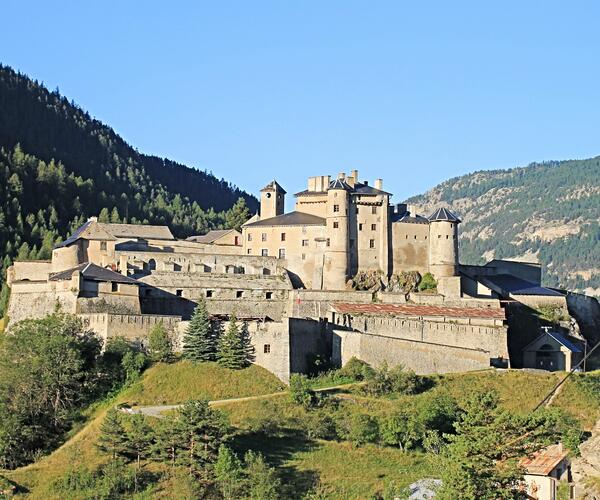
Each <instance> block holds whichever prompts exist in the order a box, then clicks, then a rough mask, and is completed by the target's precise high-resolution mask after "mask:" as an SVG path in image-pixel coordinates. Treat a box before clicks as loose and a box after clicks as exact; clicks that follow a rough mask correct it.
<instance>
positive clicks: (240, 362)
mask: <svg viewBox="0 0 600 500" xmlns="http://www.w3.org/2000/svg"><path fill="white" fill-rule="evenodd" d="M251 354H252V349H251V346H250V340H249V338H248V334H247V330H246V328H242V330H241V331H240V329H239V327H238V325H237V318H236V317H235V315H232V316H231V317H230V319H229V324H228V325H227V330H226V331H225V333H224V334H223V335H222V336H221V338H220V339H219V351H218V361H219V364H221V365H223V366H225V367H226V368H230V369H232V370H239V369H241V368H245V367H247V366H248V365H249V364H250V361H251Z"/></svg>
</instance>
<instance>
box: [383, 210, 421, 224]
mask: <svg viewBox="0 0 600 500" xmlns="http://www.w3.org/2000/svg"><path fill="white" fill-rule="evenodd" d="M394 215H395V216H396V217H394ZM392 222H403V223H405V224H429V219H428V218H427V217H423V216H422V215H418V214H417V215H412V214H411V213H410V212H404V213H403V214H392Z"/></svg>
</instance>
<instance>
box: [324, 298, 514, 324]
mask: <svg viewBox="0 0 600 500" xmlns="http://www.w3.org/2000/svg"><path fill="white" fill-rule="evenodd" d="M332 307H333V310H334V311H336V312H338V313H341V314H373V315H384V314H388V315H392V316H447V317H454V318H489V319H502V320H504V319H506V315H505V312H504V309H498V308H493V309H492V308H483V307H481V308H479V307H444V306H426V305H415V304H354V303H347V302H336V303H334V304H332Z"/></svg>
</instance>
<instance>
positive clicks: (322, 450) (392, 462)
mask: <svg viewBox="0 0 600 500" xmlns="http://www.w3.org/2000/svg"><path fill="white" fill-rule="evenodd" d="M560 376H561V374H533V373H523V372H519V371H508V372H495V371H486V372H479V373H467V374H454V375H446V376H440V377H436V379H437V383H436V386H435V387H434V388H433V389H431V390H430V391H428V392H427V393H424V394H421V395H418V396H403V397H398V398H396V399H381V398H370V397H363V396H360V395H357V394H352V393H350V394H348V395H347V397H348V398H350V399H349V400H348V403H347V406H348V408H349V411H352V412H365V413H370V414H372V415H376V416H383V415H387V414H389V413H390V412H393V411H394V410H395V409H396V408H399V407H401V406H407V405H408V406H411V405H414V404H415V403H417V402H418V400H419V399H420V398H425V397H430V396H431V395H432V394H434V393H435V392H436V391H448V392H450V393H451V394H452V395H453V396H455V397H456V398H458V399H459V400H461V399H464V398H465V397H467V396H468V395H469V394H470V393H472V392H474V391H476V390H483V389H495V390H496V391H498V393H499V395H500V398H501V401H502V405H503V406H504V407H505V408H508V409H510V410H512V411H517V412H524V411H530V410H531V409H532V408H533V407H534V406H535V404H536V403H537V402H538V401H539V400H540V399H542V398H543V397H544V396H545V395H546V394H547V392H548V391H549V390H550V389H551V388H552V387H553V386H554V384H555V383H556V382H557V381H558V380H559V379H560ZM281 387H282V385H281V384H280V382H278V381H277V379H275V378H274V377H273V376H272V375H270V374H268V372H266V371H265V370H263V369H261V368H258V367H251V368H249V369H247V370H244V371H242V372H230V371H227V370H223V369H222V368H220V367H218V366H216V365H213V364H207V365H192V364H189V363H187V362H179V363H175V364H173V365H157V366H156V367H153V368H151V369H150V370H148V371H147V372H146V374H145V375H144V377H143V378H142V379H141V381H140V382H139V383H138V384H135V385H134V386H132V387H131V388H129V389H127V390H125V391H123V393H122V394H121V395H120V396H119V397H118V398H117V399H116V402H125V401H127V402H136V403H140V404H161V403H163V402H167V403H171V402H179V401H182V400H184V399H187V398H189V397H199V396H201V395H205V396H206V397H208V398H210V399H221V398H227V397H233V396H249V395H258V394H268V393H272V392H275V391H277V389H278V388H281ZM170 393H172V394H173V396H172V397H173V399H165V398H166V394H170ZM153 398H156V399H153ZM555 405H556V406H559V407H561V408H564V409H566V410H567V411H569V412H571V413H572V414H574V415H575V416H577V417H580V418H581V417H582V420H583V422H584V424H585V425H586V427H589V425H590V424H591V423H592V422H593V421H594V420H595V419H597V418H598V417H599V416H600V400H599V401H595V402H592V401H590V399H589V397H588V396H587V395H586V394H585V393H584V392H583V391H582V390H581V389H580V388H579V386H578V385H577V384H576V383H575V382H567V384H566V385H565V387H564V390H563V391H562V392H561V394H560V395H559V397H557V398H556V400H555ZM108 406H110V405H105V406H104V407H102V408H99V409H96V410H95V411H93V412H91V416H90V419H89V423H88V424H87V425H86V426H85V427H84V428H83V429H82V430H81V431H80V432H78V433H76V434H75V435H74V436H73V437H72V438H71V439H70V440H69V441H68V442H67V443H66V444H65V445H64V446H63V447H61V448H59V449H58V450H57V451H56V452H54V453H53V454H51V455H50V456H48V457H45V458H43V459H42V460H40V461H39V462H38V463H37V464H34V465H30V466H28V467H24V468H22V469H19V470H17V471H14V472H10V473H7V474H6V475H7V476H8V477H10V478H11V479H13V480H15V481H16V482H18V483H19V484H21V485H24V486H26V487H27V488H29V489H30V491H31V497H32V498H52V497H51V494H50V491H51V490H50V489H49V485H50V484H51V482H52V481H53V480H54V479H55V478H57V477H58V476H60V475H62V474H64V472H65V470H67V468H68V467H69V464H70V463H72V462H73V461H74V460H77V461H84V462H85V463H86V464H88V465H91V466H93V465H95V464H98V463H100V461H102V460H103V458H102V457H101V456H100V455H99V454H98V453H97V451H96V450H95V447H94V442H95V440H96V439H97V435H98V428H99V426H100V423H101V421H102V419H103V417H104V414H105V413H106V409H107V407H108ZM221 409H223V410H224V411H225V412H226V413H227V414H228V415H229V417H230V420H231V423H232V424H233V425H234V426H236V427H238V428H240V429H244V428H248V427H250V425H251V422H252V421H253V420H254V421H256V420H260V419H261V418H264V417H265V416H266V415H269V414H271V415H272V414H273V413H275V414H278V415H282V416H285V417H288V418H292V419H302V418H303V416H304V415H305V413H304V410H303V409H301V408H300V407H298V406H296V405H293V404H291V403H290V402H289V400H288V398H287V397H279V398H274V399H268V400H254V401H247V402H242V403H228V404H225V405H222V406H221ZM235 447H236V448H237V449H238V451H240V452H243V451H244V450H246V449H255V450H259V451H262V452H263V453H264V454H265V456H266V457H267V459H268V460H269V461H270V462H271V463H272V464H273V465H275V466H277V467H278V470H279V471H280V473H281V474H282V476H283V479H284V482H285V483H286V484H287V485H288V488H289V489H290V491H294V492H295V496H297V497H300V496H301V494H302V493H303V492H307V491H309V490H310V489H311V488H313V487H314V485H315V484H319V485H320V486H319V491H320V492H322V493H324V494H325V495H326V496H327V498H340V499H341V498H370V497H371V496H372V495H373V494H374V493H375V492H381V491H383V489H384V487H385V485H386V484H387V483H389V482H390V481H394V483H395V484H396V485H397V486H399V487H404V486H406V485H408V484H410V483H411V482H413V481H414V480H416V479H418V478H421V477H428V476H435V475H436V465H435V463H434V461H433V460H432V458H431V457H430V456H428V455H426V454H424V453H419V452H410V453H402V452H401V451H400V450H398V449H395V448H389V447H379V446H375V445H368V446H365V447H360V448H355V447H353V446H352V445H350V444H349V443H344V442H342V443H340V442H334V441H322V440H316V441H309V440H307V439H305V438H303V437H302V436H300V435H298V436H296V437H290V436H289V435H287V436H282V437H277V436H272V437H269V438H268V439H264V437H262V438H261V437H260V436H257V435H253V434H251V433H247V432H246V433H244V432H242V434H241V436H240V438H238V439H237V440H236V441H235ZM175 486H177V487H183V486H182V485H179V484H178V485H175ZM172 487H174V485H170V484H167V483H164V484H161V485H160V486H159V490H161V491H169V490H170V488H172Z"/></svg>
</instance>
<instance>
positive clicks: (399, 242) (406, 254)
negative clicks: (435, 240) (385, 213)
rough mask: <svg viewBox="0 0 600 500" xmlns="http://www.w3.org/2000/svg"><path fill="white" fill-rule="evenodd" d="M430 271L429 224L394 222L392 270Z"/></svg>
mask: <svg viewBox="0 0 600 500" xmlns="http://www.w3.org/2000/svg"><path fill="white" fill-rule="evenodd" d="M401 271H419V272H420V273H421V274H425V273H426V272H427V271H429V224H407V223H402V222H395V223H393V224H392V272H394V273H397V272H401Z"/></svg>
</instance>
